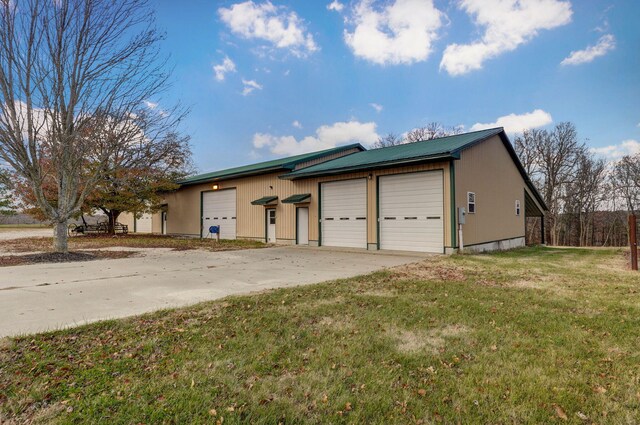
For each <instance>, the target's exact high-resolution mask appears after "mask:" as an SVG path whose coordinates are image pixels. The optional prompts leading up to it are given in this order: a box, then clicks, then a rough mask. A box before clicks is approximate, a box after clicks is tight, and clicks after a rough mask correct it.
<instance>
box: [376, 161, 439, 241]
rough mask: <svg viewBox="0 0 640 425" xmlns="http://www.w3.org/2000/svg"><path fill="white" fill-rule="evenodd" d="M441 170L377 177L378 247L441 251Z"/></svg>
mask: <svg viewBox="0 0 640 425" xmlns="http://www.w3.org/2000/svg"><path fill="white" fill-rule="evenodd" d="M442 179H443V174H442V171H428V172H423V173H411V174H397V175H391V176H383V177H380V180H379V184H380V187H379V189H378V195H379V197H380V199H379V208H380V211H379V218H380V249H394V250H403V251H422V252H437V253H442V252H443V251H444V201H443V198H444V189H443V180H442Z"/></svg>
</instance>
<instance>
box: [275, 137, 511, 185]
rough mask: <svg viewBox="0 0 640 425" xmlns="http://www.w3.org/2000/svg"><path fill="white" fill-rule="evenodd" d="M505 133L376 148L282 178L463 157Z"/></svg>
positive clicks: (307, 168)
mask: <svg viewBox="0 0 640 425" xmlns="http://www.w3.org/2000/svg"><path fill="white" fill-rule="evenodd" d="M502 131H503V130H502V128H491V129H488V130H481V131H474V132H471V133H464V134H456V135H454V136H448V137H441V138H439V139H433V140H427V141H424V142H415V143H406V144H403V145H397V146H390V147H387V148H382V149H372V150H369V151H364V152H358V153H354V154H352V155H347V156H344V157H342V158H337V159H334V160H331V161H327V162H323V163H321V164H317V165H313V166H311V167H305V168H303V169H301V170H297V171H294V172H292V173H288V174H286V175H284V176H281V177H282V178H285V179H292V180H295V179H299V178H305V177H314V176H321V175H332V174H341V173H345V172H350V171H358V170H367V169H375V168H384V167H385V166H397V165H401V164H405V163H415V162H425V161H433V160H445V159H451V158H459V156H460V151H461V150H462V149H463V148H466V147H469V146H471V145H473V144H475V143H479V142H481V141H483V140H486V139H488V138H489V137H492V136H495V135H496V134H499V133H501V132H502Z"/></svg>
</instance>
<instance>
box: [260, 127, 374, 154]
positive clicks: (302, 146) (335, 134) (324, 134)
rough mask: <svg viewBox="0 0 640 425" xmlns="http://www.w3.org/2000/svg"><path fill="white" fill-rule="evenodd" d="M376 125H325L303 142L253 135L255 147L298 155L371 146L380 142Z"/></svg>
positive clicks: (283, 137) (274, 152)
mask: <svg viewBox="0 0 640 425" xmlns="http://www.w3.org/2000/svg"><path fill="white" fill-rule="evenodd" d="M376 127H377V126H376V123H374V122H365V123H362V122H359V121H355V120H352V121H346V122H336V123H334V124H331V125H323V126H321V127H319V128H318V129H316V132H315V134H314V135H312V136H307V137H304V138H303V139H301V140H298V139H296V138H295V137H293V136H275V135H272V134H265V133H256V134H254V135H253V147H254V148H256V149H264V148H267V149H269V151H270V152H271V153H273V154H276V155H298V154H302V153H307V152H313V151H318V150H323V149H330V148H334V147H336V146H340V145H345V144H348V143H362V144H363V145H371V144H373V143H375V142H376V141H377V140H378V137H379V136H378V133H377V132H376Z"/></svg>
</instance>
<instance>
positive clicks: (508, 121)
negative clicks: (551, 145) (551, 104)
mask: <svg viewBox="0 0 640 425" xmlns="http://www.w3.org/2000/svg"><path fill="white" fill-rule="evenodd" d="M552 122H553V118H551V114H550V113H548V112H545V111H543V110H542V109H536V110H534V111H533V112H527V113H525V114H519V115H518V114H509V115H505V116H502V117H499V118H498V119H497V120H496V121H495V122H492V123H475V124H474V125H473V126H472V127H471V131H477V130H484V129H486V128H494V127H504V131H506V132H507V133H519V132H521V131H523V130H530V129H532V128H537V127H543V126H545V125H548V124H551V123H552Z"/></svg>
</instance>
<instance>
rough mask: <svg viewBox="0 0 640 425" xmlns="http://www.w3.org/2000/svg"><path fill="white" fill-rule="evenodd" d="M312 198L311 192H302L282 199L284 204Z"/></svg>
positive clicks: (306, 200) (307, 200) (297, 202)
mask: <svg viewBox="0 0 640 425" xmlns="http://www.w3.org/2000/svg"><path fill="white" fill-rule="evenodd" d="M310 198H311V194H310V193H301V194H299V195H291V196H289V197H288V198H285V199H283V200H282V203H283V204H299V203H300V202H309V199H310Z"/></svg>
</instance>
